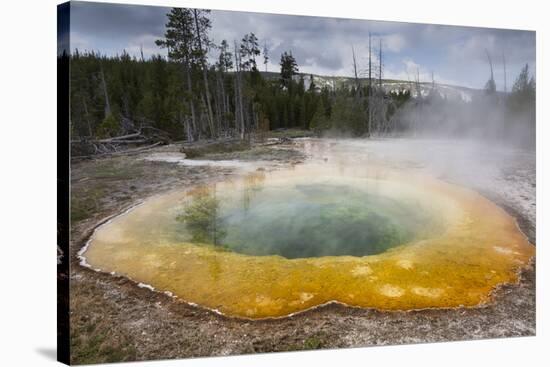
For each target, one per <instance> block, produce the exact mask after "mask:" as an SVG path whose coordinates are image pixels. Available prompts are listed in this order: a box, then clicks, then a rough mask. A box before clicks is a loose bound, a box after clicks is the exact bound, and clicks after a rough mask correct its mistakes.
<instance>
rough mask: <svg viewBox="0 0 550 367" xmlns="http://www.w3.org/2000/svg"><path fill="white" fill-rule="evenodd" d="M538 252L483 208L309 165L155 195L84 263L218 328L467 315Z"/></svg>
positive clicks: (407, 178)
mask: <svg viewBox="0 0 550 367" xmlns="http://www.w3.org/2000/svg"><path fill="white" fill-rule="evenodd" d="M533 254H534V248H533V246H532V245H530V244H529V243H528V242H527V240H526V239H525V237H524V236H523V234H522V233H521V232H520V231H519V230H518V228H517V226H516V223H515V221H514V220H513V218H511V217H510V216H508V215H507V214H506V213H505V212H504V211H502V210H501V209H500V208H498V207H497V206H495V205H494V204H492V203H491V202H489V201H488V200H486V199H484V198H483V197H481V196H480V195H478V194H476V193H475V192H472V191H470V190H466V189H464V188H460V187H457V186H453V185H450V184H447V183H444V182H442V181H439V180H436V179H434V178H431V177H425V176H418V175H412V174H410V175H405V174H403V173H400V172H397V171H392V170H388V169H384V168H380V167H378V168H376V167H369V168H368V169H367V168H365V167H361V166H351V167H346V168H342V166H331V165H326V164H323V165H316V164H308V165H303V166H296V167H294V168H293V169H291V170H280V171H275V172H269V173H268V172H263V171H262V172H254V173H252V174H248V175H246V176H244V177H241V178H235V179H232V180H227V181H225V182H222V183H218V184H215V185H214V184H212V185H207V186H201V187H194V188H191V189H187V190H175V191H173V192H170V193H167V194H163V195H158V196H155V197H152V198H150V199H148V200H147V201H145V202H144V203H143V204H142V205H139V206H136V207H135V208H133V209H131V210H130V211H128V212H127V213H124V214H123V215H120V216H118V217H116V218H114V219H113V220H111V221H109V222H108V223H106V224H105V225H102V226H101V227H99V228H98V229H97V230H96V232H95V233H94V235H93V236H92V238H91V239H90V241H89V243H88V246H87V247H86V248H85V251H84V252H83V253H82V256H83V258H84V259H85V261H86V263H87V264H89V265H90V266H91V267H93V268H96V269H100V270H102V271H107V272H115V273H117V274H121V275H124V276H127V277H129V278H131V279H133V280H135V281H137V282H141V283H144V284H149V285H151V286H152V287H154V288H155V289H157V290H159V291H166V292H170V294H173V295H175V296H177V297H178V298H179V299H181V300H184V301H187V302H190V303H194V304H198V305H201V306H204V307H207V308H210V309H215V310H217V311H219V312H221V313H223V314H227V315H232V316H239V317H248V318H265V317H278V316H285V315H289V314H292V313H295V312H299V311H303V310H305V309H308V308H311V307H314V306H317V305H321V304H325V303H328V302H332V301H335V302H341V303H345V304H347V305H350V306H359V307H374V308H379V309H391V310H395V309H419V308H426V307H456V306H461V305H464V306H472V305H477V304H479V303H482V302H486V301H487V300H488V299H489V297H490V292H491V290H492V289H493V288H494V287H495V286H496V285H497V284H500V283H503V282H511V281H514V280H516V278H517V271H518V269H519V268H520V267H521V266H522V265H524V264H526V263H527V261H528V260H529V258H530V257H531V256H533Z"/></svg>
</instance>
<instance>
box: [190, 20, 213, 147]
mask: <svg viewBox="0 0 550 367" xmlns="http://www.w3.org/2000/svg"><path fill="white" fill-rule="evenodd" d="M193 14H194V15H195V27H196V29H197V41H198V43H199V52H200V53H201V66H202V76H203V80H204V93H205V99H206V105H207V108H208V125H209V127H210V135H211V137H212V138H215V137H216V131H215V129H214V114H213V113H212V105H211V104H210V89H209V88H208V70H207V67H206V61H205V58H206V54H205V55H203V54H202V53H203V49H202V41H201V31H200V27H199V18H198V15H197V9H193Z"/></svg>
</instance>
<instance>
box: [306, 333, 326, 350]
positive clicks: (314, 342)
mask: <svg viewBox="0 0 550 367" xmlns="http://www.w3.org/2000/svg"><path fill="white" fill-rule="evenodd" d="M323 345H324V341H323V338H322V337H321V336H319V335H312V336H309V337H307V338H306V339H305V340H304V349H307V350H312V349H321V348H323Z"/></svg>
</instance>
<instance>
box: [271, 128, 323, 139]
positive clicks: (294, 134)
mask: <svg viewBox="0 0 550 367" xmlns="http://www.w3.org/2000/svg"><path fill="white" fill-rule="evenodd" d="M312 136H315V132H314V131H313V130H302V129H278V130H271V131H269V132H267V134H266V137H267V138H279V139H280V138H307V137H312Z"/></svg>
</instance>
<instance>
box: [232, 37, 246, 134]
mask: <svg viewBox="0 0 550 367" xmlns="http://www.w3.org/2000/svg"><path fill="white" fill-rule="evenodd" d="M234 44H235V53H234V54H235V127H236V128H237V129H238V130H239V136H240V138H241V140H242V139H244V133H245V131H244V130H245V128H244V126H245V125H244V110H243V97H242V79H241V66H240V65H241V57H240V53H239V49H238V47H237V41H234Z"/></svg>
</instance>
